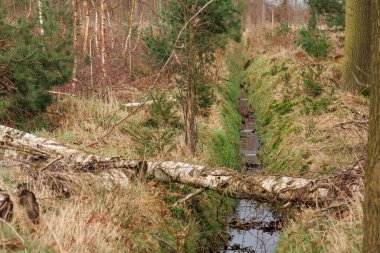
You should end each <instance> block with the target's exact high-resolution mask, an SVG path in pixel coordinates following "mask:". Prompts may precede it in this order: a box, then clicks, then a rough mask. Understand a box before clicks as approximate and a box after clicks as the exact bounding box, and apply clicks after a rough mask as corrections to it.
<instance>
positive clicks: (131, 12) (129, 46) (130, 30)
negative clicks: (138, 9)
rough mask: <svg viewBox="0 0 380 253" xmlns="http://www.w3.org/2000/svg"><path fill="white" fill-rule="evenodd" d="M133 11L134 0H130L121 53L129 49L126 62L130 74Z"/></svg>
mask: <svg viewBox="0 0 380 253" xmlns="http://www.w3.org/2000/svg"><path fill="white" fill-rule="evenodd" d="M134 13H135V0H132V1H131V4H130V10H129V30H128V35H127V39H126V40H125V46H124V52H123V54H125V53H127V51H128V50H129V55H128V60H129V61H128V62H129V67H128V68H129V74H130V75H131V74H132V48H131V36H132V29H133V17H134Z"/></svg>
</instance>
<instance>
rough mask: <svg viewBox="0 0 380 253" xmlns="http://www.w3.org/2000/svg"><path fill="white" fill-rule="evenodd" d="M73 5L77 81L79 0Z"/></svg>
mask: <svg viewBox="0 0 380 253" xmlns="http://www.w3.org/2000/svg"><path fill="white" fill-rule="evenodd" d="M71 5H72V8H73V15H74V23H73V28H74V29H73V39H74V45H73V48H74V64H73V75H72V80H73V82H76V81H77V67H78V56H77V55H78V2H77V0H72V1H71Z"/></svg>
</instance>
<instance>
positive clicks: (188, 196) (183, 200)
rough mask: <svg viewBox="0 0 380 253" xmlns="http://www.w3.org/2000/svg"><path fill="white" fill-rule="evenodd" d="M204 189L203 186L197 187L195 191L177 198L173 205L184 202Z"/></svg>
mask: <svg viewBox="0 0 380 253" xmlns="http://www.w3.org/2000/svg"><path fill="white" fill-rule="evenodd" d="M204 191H205V189H204V188H201V189H198V190H196V191H195V192H192V193H190V194H189V195H187V196H186V197H184V198H182V199H180V200H177V201H176V202H174V204H173V206H178V205H179V204H181V203H184V202H186V201H188V200H189V199H192V198H194V197H195V196H197V195H198V194H200V193H202V192H204Z"/></svg>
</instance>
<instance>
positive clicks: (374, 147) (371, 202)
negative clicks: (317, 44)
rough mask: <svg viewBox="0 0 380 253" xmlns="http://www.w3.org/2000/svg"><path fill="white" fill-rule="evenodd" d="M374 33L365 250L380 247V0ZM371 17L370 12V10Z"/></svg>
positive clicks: (374, 13) (374, 14) (373, 22)
mask: <svg viewBox="0 0 380 253" xmlns="http://www.w3.org/2000/svg"><path fill="white" fill-rule="evenodd" d="M371 9H372V10H373V11H372V17H371V18H368V23H367V25H368V26H372V32H371V39H369V38H366V39H368V40H369V41H372V45H371V48H370V49H371V55H372V58H371V61H370V63H371V64H370V65H371V74H370V76H371V77H370V83H371V105H370V130H369V139H368V147H367V148H368V154H367V168H366V172H365V201H364V224H363V228H364V245H363V252H366V253H372V252H374V253H375V252H379V249H380V183H379V182H380V132H379V126H380V83H379V82H380V57H379V55H380V27H379V22H380V13H379V10H380V0H372V7H371ZM367 16H368V13H367ZM370 24H371V25H370ZM368 60H369V59H368Z"/></svg>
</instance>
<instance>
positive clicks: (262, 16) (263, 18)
mask: <svg viewBox="0 0 380 253" xmlns="http://www.w3.org/2000/svg"><path fill="white" fill-rule="evenodd" d="M261 2H262V9H261V11H262V13H261V24H262V26H263V27H264V26H265V23H266V12H267V8H266V4H265V0H261Z"/></svg>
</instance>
